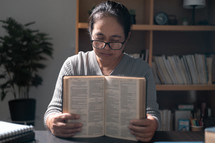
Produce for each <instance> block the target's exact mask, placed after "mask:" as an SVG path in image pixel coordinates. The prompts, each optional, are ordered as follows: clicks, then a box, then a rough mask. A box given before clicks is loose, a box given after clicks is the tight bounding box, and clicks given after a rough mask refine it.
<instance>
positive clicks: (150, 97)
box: [44, 51, 160, 125]
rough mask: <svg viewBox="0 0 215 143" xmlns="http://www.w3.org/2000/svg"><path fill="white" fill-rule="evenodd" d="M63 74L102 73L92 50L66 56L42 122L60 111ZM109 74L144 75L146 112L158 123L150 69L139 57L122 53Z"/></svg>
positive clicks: (154, 90)
mask: <svg viewBox="0 0 215 143" xmlns="http://www.w3.org/2000/svg"><path fill="white" fill-rule="evenodd" d="M64 75H74V76H84V75H103V74H102V71H101V69H100V68H99V65H98V62H97V60H96V55H95V52H94V51H89V52H86V53H84V52H79V53H78V54H77V55H74V56H71V57H69V58H67V60H66V61H65V62H64V64H63V66H62V68H61V70H60V73H59V76H58V79H57V83H56V86H55V90H54V94H53V97H52V100H51V102H50V104H49V105H48V108H47V110H46V112H45V115H44V123H46V119H47V117H48V116H49V115H50V114H53V113H59V112H62V77H63V76H64ZM110 75H117V76H134V77H145V78H146V82H147V108H146V111H147V114H151V115H152V116H154V117H155V118H156V119H157V121H158V125H160V114H159V111H158V104H157V101H156V89H155V82H154V79H153V74H152V70H151V68H150V67H149V65H148V64H147V63H146V62H144V61H143V60H141V59H134V58H132V57H130V56H128V55H127V54H124V56H123V58H122V59H121V61H120V63H119V64H118V65H117V66H116V68H115V69H114V70H113V71H112V72H111V74H110Z"/></svg>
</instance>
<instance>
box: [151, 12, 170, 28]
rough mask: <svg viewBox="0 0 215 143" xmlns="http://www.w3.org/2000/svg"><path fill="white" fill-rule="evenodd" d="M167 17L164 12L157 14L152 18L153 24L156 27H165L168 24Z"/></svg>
mask: <svg viewBox="0 0 215 143" xmlns="http://www.w3.org/2000/svg"><path fill="white" fill-rule="evenodd" d="M168 21H169V19H168V15H167V14H166V13H165V12H158V13H156V14H155V16H154V22H155V24H158V25H166V24H168Z"/></svg>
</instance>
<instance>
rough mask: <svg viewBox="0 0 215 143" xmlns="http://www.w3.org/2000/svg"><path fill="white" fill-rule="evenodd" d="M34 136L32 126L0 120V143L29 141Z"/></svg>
mask: <svg viewBox="0 0 215 143" xmlns="http://www.w3.org/2000/svg"><path fill="white" fill-rule="evenodd" d="M34 138H35V133H34V128H33V126H31V125H22V124H16V123H11V122H5V121H0V142H1V143H21V142H30V141H33V140H34Z"/></svg>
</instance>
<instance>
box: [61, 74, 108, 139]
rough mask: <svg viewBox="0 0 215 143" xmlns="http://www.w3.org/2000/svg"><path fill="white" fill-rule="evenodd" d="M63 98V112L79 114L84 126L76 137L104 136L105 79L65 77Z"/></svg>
mask: <svg viewBox="0 0 215 143" xmlns="http://www.w3.org/2000/svg"><path fill="white" fill-rule="evenodd" d="M63 96H64V101H63V106H64V107H63V109H64V110H63V111H64V112H69V113H75V114H79V115H80V120H77V122H81V123H82V124H83V127H82V131H81V132H80V133H78V134H77V135H76V136H75V137H98V136H102V135H104V77H94V76H92V77H91V76H83V77H82V76H73V77H72V78H71V76H70V78H68V76H67V79H66V78H65V77H64V92H63ZM71 122H75V121H74V120H72V121H71Z"/></svg>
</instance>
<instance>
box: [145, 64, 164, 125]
mask: <svg viewBox="0 0 215 143" xmlns="http://www.w3.org/2000/svg"><path fill="white" fill-rule="evenodd" d="M145 77H146V81H147V84H146V85H147V108H146V112H147V114H150V115H152V116H153V117H154V118H155V119H156V120H157V122H158V129H159V128H160V121H161V118H160V112H159V110H158V109H159V107H158V103H157V96H156V86H155V82H154V78H153V73H152V70H151V68H149V69H148V72H147V73H146V75H145Z"/></svg>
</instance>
